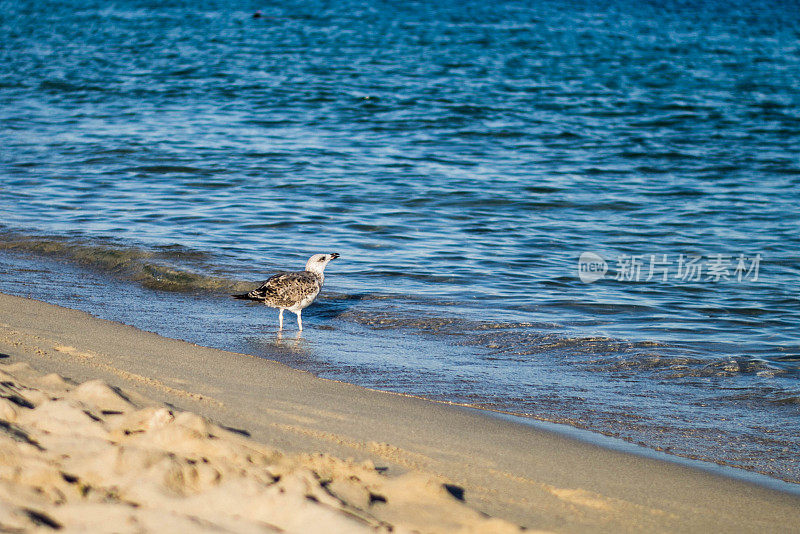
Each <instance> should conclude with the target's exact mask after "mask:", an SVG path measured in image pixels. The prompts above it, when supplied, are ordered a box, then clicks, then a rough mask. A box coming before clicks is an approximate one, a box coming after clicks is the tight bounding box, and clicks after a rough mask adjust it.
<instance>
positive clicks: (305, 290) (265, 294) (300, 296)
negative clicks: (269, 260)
mask: <svg viewBox="0 0 800 534" xmlns="http://www.w3.org/2000/svg"><path fill="white" fill-rule="evenodd" d="M338 257H339V255H338V254H337V253H336V252H333V253H331V254H314V255H313V256H311V257H310V258H309V259H308V262H306V269H305V271H294V272H289V273H278V274H276V275H273V276H270V277H269V278H268V279H267V281H266V282H264V283H262V284H261V285H260V286H259V288H258V289H254V290H253V291H251V292H250V293H244V294H242V295H233V297H234V298H237V299H241V300H257V301H259V302H263V303H264V304H266V305H267V306H270V307H271V308H278V309H279V310H280V312H278V330H283V310H289V311H290V312H292V313H294V314H295V315H297V326H298V328H299V329H300V330H301V331H302V330H303V320H302V319H301V318H300V313H301V312H302V311H303V309H304V308H306V307H308V306H309V305H310V304H311V303H312V302H314V299H315V298H317V295H318V294H319V291H320V289H322V284H323V282H324V281H325V274H324V273H323V271H324V270H325V266H326V265H328V262H330V261H331V260H335V259H336V258H338Z"/></svg>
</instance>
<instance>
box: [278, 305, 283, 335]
mask: <svg viewBox="0 0 800 534" xmlns="http://www.w3.org/2000/svg"><path fill="white" fill-rule="evenodd" d="M278 330H283V308H281V311H279V312H278Z"/></svg>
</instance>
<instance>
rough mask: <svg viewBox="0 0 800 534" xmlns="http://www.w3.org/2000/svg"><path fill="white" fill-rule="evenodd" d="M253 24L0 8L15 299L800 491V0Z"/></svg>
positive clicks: (359, 7)
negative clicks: (588, 258)
mask: <svg viewBox="0 0 800 534" xmlns="http://www.w3.org/2000/svg"><path fill="white" fill-rule="evenodd" d="M245 7H246V9H245V8H244V7H243V6H241V5H240V4H239V3H236V2H232V1H227V0H214V1H211V2H201V3H197V2H188V1H185V0H175V1H171V2H168V3H164V2H156V1H155V0H141V1H136V2H133V1H128V0H122V1H118V2H113V3H108V2H100V1H86V0H76V1H72V2H55V3H50V4H48V5H47V8H46V9H42V8H41V6H38V5H35V4H32V3H25V2H10V1H5V0H0V12H2V13H3V17H2V19H0V42H2V43H3V46H2V47H0V63H1V64H2V65H3V68H2V69H0V216H1V220H0V223H1V224H3V225H4V227H3V233H2V236H0V249H2V251H0V260H1V261H0V271H2V272H1V273H0V274H2V277H0V287H2V289H3V290H5V291H11V292H16V293H20V294H27V295H36V296H39V298H44V297H48V296H49V297H50V299H51V300H53V301H55V302H57V303H59V304H67V305H72V306H75V307H79V308H84V309H88V310H90V311H92V312H93V313H96V314H98V315H102V316H105V317H109V318H112V319H118V320H125V321H128V322H131V323H134V324H137V325H139V326H142V327H145V328H149V329H151V330H157V331H159V332H161V333H164V334H167V335H172V336H175V337H181V338H187V339H191V340H192V341H195V342H201V343H205V344H208V345H214V346H222V347H225V348H233V349H235V350H247V351H249V352H256V353H259V354H264V355H267V356H270V357H273V358H280V359H283V360H284V361H287V362H289V363H291V364H292V365H296V366H298V367H303V368H307V369H311V370H313V371H315V372H318V373H320V374H324V375H325V376H331V377H335V378H339V379H344V380H350V381H353V382H358V383H362V384H366V385H370V386H376V387H383V388H386V389H394V390H398V391H404V392H409V393H414V394H421V395H428V396H432V397H436V398H440V399H446V400H450V401H457V402H465V403H469V404H474V405H480V406H484V407H489V408H493V409H498V410H503V411H509V412H513V413H523V414H528V415H532V416H536V417H540V418H546V419H550V420H561V421H570V422H572V423H574V424H577V425H580V426H584V427H588V428H593V429H596V430H600V431H604V432H607V433H611V434H615V435H620V436H622V437H625V438H626V439H630V440H633V441H638V442H645V443H647V444H648V445H650V446H653V447H660V448H665V449H666V448H670V450H672V451H673V452H676V453H679V454H686V455H692V456H701V457H704V458H710V459H712V460H716V461H720V462H727V463H732V464H736V465H742V466H748V467H750V468H753V469H758V470H761V471H764V472H768V473H771V474H773V475H774V476H780V477H784V478H790V479H793V480H800V474H798V472H797V457H796V454H794V453H792V452H791V451H796V450H798V446H800V443H799V441H800V437H798V432H797V425H796V422H797V417H798V415H800V411H799V410H800V406H799V405H798V403H797V401H796V399H797V398H798V395H799V394H800V388H799V387H798V382H797V380H798V367H799V366H798V360H797V354H800V346H799V345H798V342H797V331H798V327H800V308H799V307H798V299H797V287H798V286H797V281H798V274H800V273H799V272H798V269H797V266H798V263H799V262H800V257H799V256H798V253H797V251H798V250H800V226H799V225H800V222H799V221H800V213H798V205H800V188H798V185H800V164H799V163H798V162H800V142H798V138H799V137H800V112H799V111H798V110H800V93H798V91H797V87H798V86H800V40H799V39H798V33H797V28H798V27H800V24H798V23H799V22H800V20H799V18H800V10H798V9H797V6H796V3H794V2H790V1H783V0H778V1H775V2H770V3H757V2H744V1H743V0H733V1H726V2H716V1H712V0H698V1H697V2H682V1H678V0H666V1H658V2H655V1H652V2H651V1H645V2H633V1H632V0H602V1H600V2H596V1H592V2H589V1H587V0H576V1H572V0H570V1H567V0H555V1H553V2H535V1H523V0H502V1H500V2H491V3H488V2H478V1H468V2H466V3H465V2H459V3H452V2H450V3H448V2H443V1H440V0H432V1H429V2H424V3H420V2H400V3H394V4H392V3H389V4H386V3H377V2H372V3H370V2H366V3H365V2H350V1H347V0H346V1H344V2H335V3H330V2H318V1H315V0H312V1H304V2H297V1H289V2H283V3H281V4H280V5H277V4H276V5H274V6H271V7H268V8H264V16H263V17H261V18H258V19H253V18H252V16H251V15H252V10H251V7H250V6H245ZM329 250H336V251H338V252H340V253H342V261H341V262H340V263H338V264H337V265H336V267H335V269H334V270H333V271H332V272H331V276H330V277H329V278H328V279H327V280H326V283H327V284H328V287H326V289H325V291H324V292H323V295H322V298H321V299H320V300H319V301H318V302H317V303H315V305H314V306H312V307H311V308H309V311H308V313H309V326H310V328H309V330H308V331H307V332H305V333H304V338H303V339H302V340H298V341H297V345H295V344H293V342H292V343H288V342H287V340H286V339H285V338H283V339H278V338H277V337H276V336H275V335H274V331H273V330H272V329H273V322H272V321H273V319H274V318H273V317H272V315H270V314H269V313H268V312H267V310H264V309H262V308H259V307H247V306H244V307H242V306H239V305H238V304H232V303H229V302H228V301H227V300H226V301H223V300H221V298H220V297H218V296H217V295H219V294H227V293H231V292H241V291H244V290H247V289H249V288H250V287H251V286H250V284H251V283H252V282H255V281H257V280H262V279H264V278H265V277H266V276H267V275H268V274H270V273H271V272H274V271H275V270H278V269H287V268H292V269H294V268H300V267H302V265H303V264H304V262H305V260H306V258H307V257H308V256H309V255H310V254H312V253H315V252H319V251H329ZM583 252H593V253H595V254H597V255H600V256H602V257H603V258H605V259H606V260H607V261H608V267H609V272H608V275H607V276H606V277H605V278H604V279H602V280H598V281H595V282H593V283H591V284H586V283H583V282H581V280H580V279H579V277H578V264H577V263H578V258H579V256H580V255H581V253H583ZM739 254H742V255H744V256H746V257H748V258H752V257H755V256H756V255H758V254H760V256H761V258H762V262H761V265H760V272H759V278H758V279H757V280H756V279H755V277H754V276H749V277H745V279H744V280H741V281H739V280H738V279H737V276H736V275H735V273H734V272H733V268H734V266H735V258H737V257H738V255H739ZM663 255H667V256H668V259H669V261H670V262H671V269H672V271H671V272H670V273H668V274H669V277H668V279H667V280H666V281H664V280H663V279H662V277H661V273H660V272H656V273H650V272H648V267H649V265H650V263H651V256H652V257H653V258H659V259H660V258H662V257H663ZM681 255H684V257H687V258H688V257H690V256H702V257H703V258H704V259H705V260H706V262H707V263H706V265H707V266H708V264H709V263H708V262H710V261H711V259H712V258H714V257H716V256H717V255H723V256H725V257H730V259H731V261H732V262H733V263H731V264H730V267H731V269H730V272H729V273H728V276H727V279H726V278H725V277H723V278H722V279H721V280H718V281H714V280H713V277H711V279H709V277H707V276H706V275H708V274H710V273H708V272H705V271H704V273H703V276H702V277H701V279H700V280H693V281H689V280H687V279H686V277H684V278H680V277H678V276H677V273H676V272H675V271H676V269H677V262H678V258H679V257H681ZM630 256H639V260H640V261H641V262H642V266H641V269H642V271H641V272H640V273H639V274H640V275H641V276H640V281H639V282H636V281H633V280H630V278H632V276H628V277H627V278H626V277H625V276H619V277H618V276H616V275H617V274H620V273H619V269H620V267H621V265H622V262H621V261H620V260H622V259H624V258H625V257H630ZM48 258H49V259H50V260H53V259H55V260H59V261H61V260H67V263H66V264H62V265H59V264H57V263H51V262H50V261H49V260H48ZM75 264H77V265H78V266H79V267H80V268H79V269H76V267H75ZM87 268H88V272H89V273H90V274H87V271H85V270H84V269H87ZM623 274H624V273H623ZM628 274H631V273H628ZM616 278H620V279H619V280H617V279H616ZM648 278H649V279H648ZM89 281H91V283H89ZM56 284H58V285H56ZM119 284H124V287H125V291H126V293H125V295H126V297H125V299H124V301H123V302H114V301H112V300H110V299H109V298H108V295H109V294H118V288H117V286H118V285H119ZM42 287H45V288H46V287H52V288H56V287H57V288H61V289H60V290H59V291H54V292H50V293H48V292H46V291H45V292H43V291H41V288H42ZM64 287H68V288H70V290H69V291H66V292H65V291H64V290H63V288H64ZM411 333H413V334H414V335H410V334H411ZM787 451H789V452H787Z"/></svg>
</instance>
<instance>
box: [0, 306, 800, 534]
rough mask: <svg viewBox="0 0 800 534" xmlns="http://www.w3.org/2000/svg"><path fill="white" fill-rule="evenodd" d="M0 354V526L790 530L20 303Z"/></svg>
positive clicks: (586, 460) (8, 317)
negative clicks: (519, 526)
mask: <svg viewBox="0 0 800 534" xmlns="http://www.w3.org/2000/svg"><path fill="white" fill-rule="evenodd" d="M0 353H2V354H0V364H1V365H0V530H4V531H14V529H20V530H26V531H27V530H31V529H34V528H37V529H41V530H51V529H52V528H56V527H60V528H62V529H63V530H70V529H71V530H76V531H95V532H102V531H108V532H151V531H152V532H173V531H174V532H202V531H213V532H251V531H252V532H326V533H327V532H360V531H372V532H381V531H386V532H388V531H393V532H415V531H416V532H497V533H503V532H518V531H519V528H518V526H517V525H521V526H524V527H526V528H528V529H533V530H544V531H556V532H713V531H726V532H793V531H795V532H796V529H797V525H798V524H800V497H798V496H796V495H792V494H787V493H783V492H779V491H775V490H771V489H766V488H764V487H761V486H757V485H754V484H750V483H747V482H743V481H740V480H735V479H731V478H726V477H722V476H719V475H715V474H711V473H708V472H705V471H701V470H697V469H693V468H690V467H687V466H684V465H678V464H674V463H671V462H663V461H658V460H654V459H650V458H645V457H640V456H637V455H631V454H625V453H621V452H617V451H612V450H608V449H604V448H601V447H598V446H595V445H592V444H589V443H584V442H581V441H577V440H573V439H569V438H566V437H564V436H562V435H559V434H554V433H551V432H547V431H543V430H540V429H537V428H533V427H530V426H528V425H521V424H515V423H513V422H508V421H504V420H500V419H497V418H494V417H491V416H488V415H484V414H481V413H478V412H475V411H472V410H466V409H463V408H459V407H455V406H448V405H444V404H440V403H434V402H429V401H425V400H421V399H416V398H410V397H404V396H401V395H395V394H390V393H384V392H379V391H372V390H368V389H364V388H360V387H356V386H352V385H349V384H342V383H338V382H333V381H329V380H322V379H318V378H315V377H313V376H311V375H310V374H308V373H304V372H300V371H296V370H293V369H290V368H288V367H286V366H283V365H281V364H278V363H276V362H270V361H267V360H263V359H260V358H255V357H251V356H247V355H242V354H234V353H229V352H224V351H218V350H213V349H208V348H204V347H198V346H196V345H192V344H189V343H185V342H181V341H176V340H171V339H166V338H162V337H160V336H157V335H155V334H151V333H147V332H142V331H140V330H137V329H135V328H132V327H129V326H125V325H121V324H117V323H113V322H108V321H103V320H100V319H96V318H93V317H91V316H89V315H88V314H85V313H82V312H78V311H74V310H69V309H65V308H59V307H57V306H52V305H49V304H45V303H41V302H38V301H34V300H30V299H22V298H17V297H11V296H7V295H2V294H0ZM212 421H213V422H212Z"/></svg>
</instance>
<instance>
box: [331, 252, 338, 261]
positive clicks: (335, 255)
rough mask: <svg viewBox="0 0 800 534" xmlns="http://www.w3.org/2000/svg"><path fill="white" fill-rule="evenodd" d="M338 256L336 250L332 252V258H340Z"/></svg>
mask: <svg viewBox="0 0 800 534" xmlns="http://www.w3.org/2000/svg"><path fill="white" fill-rule="evenodd" d="M338 257H339V254H338V253H336V252H334V253H333V254H331V259H332V260H335V259H336V258H338Z"/></svg>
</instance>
